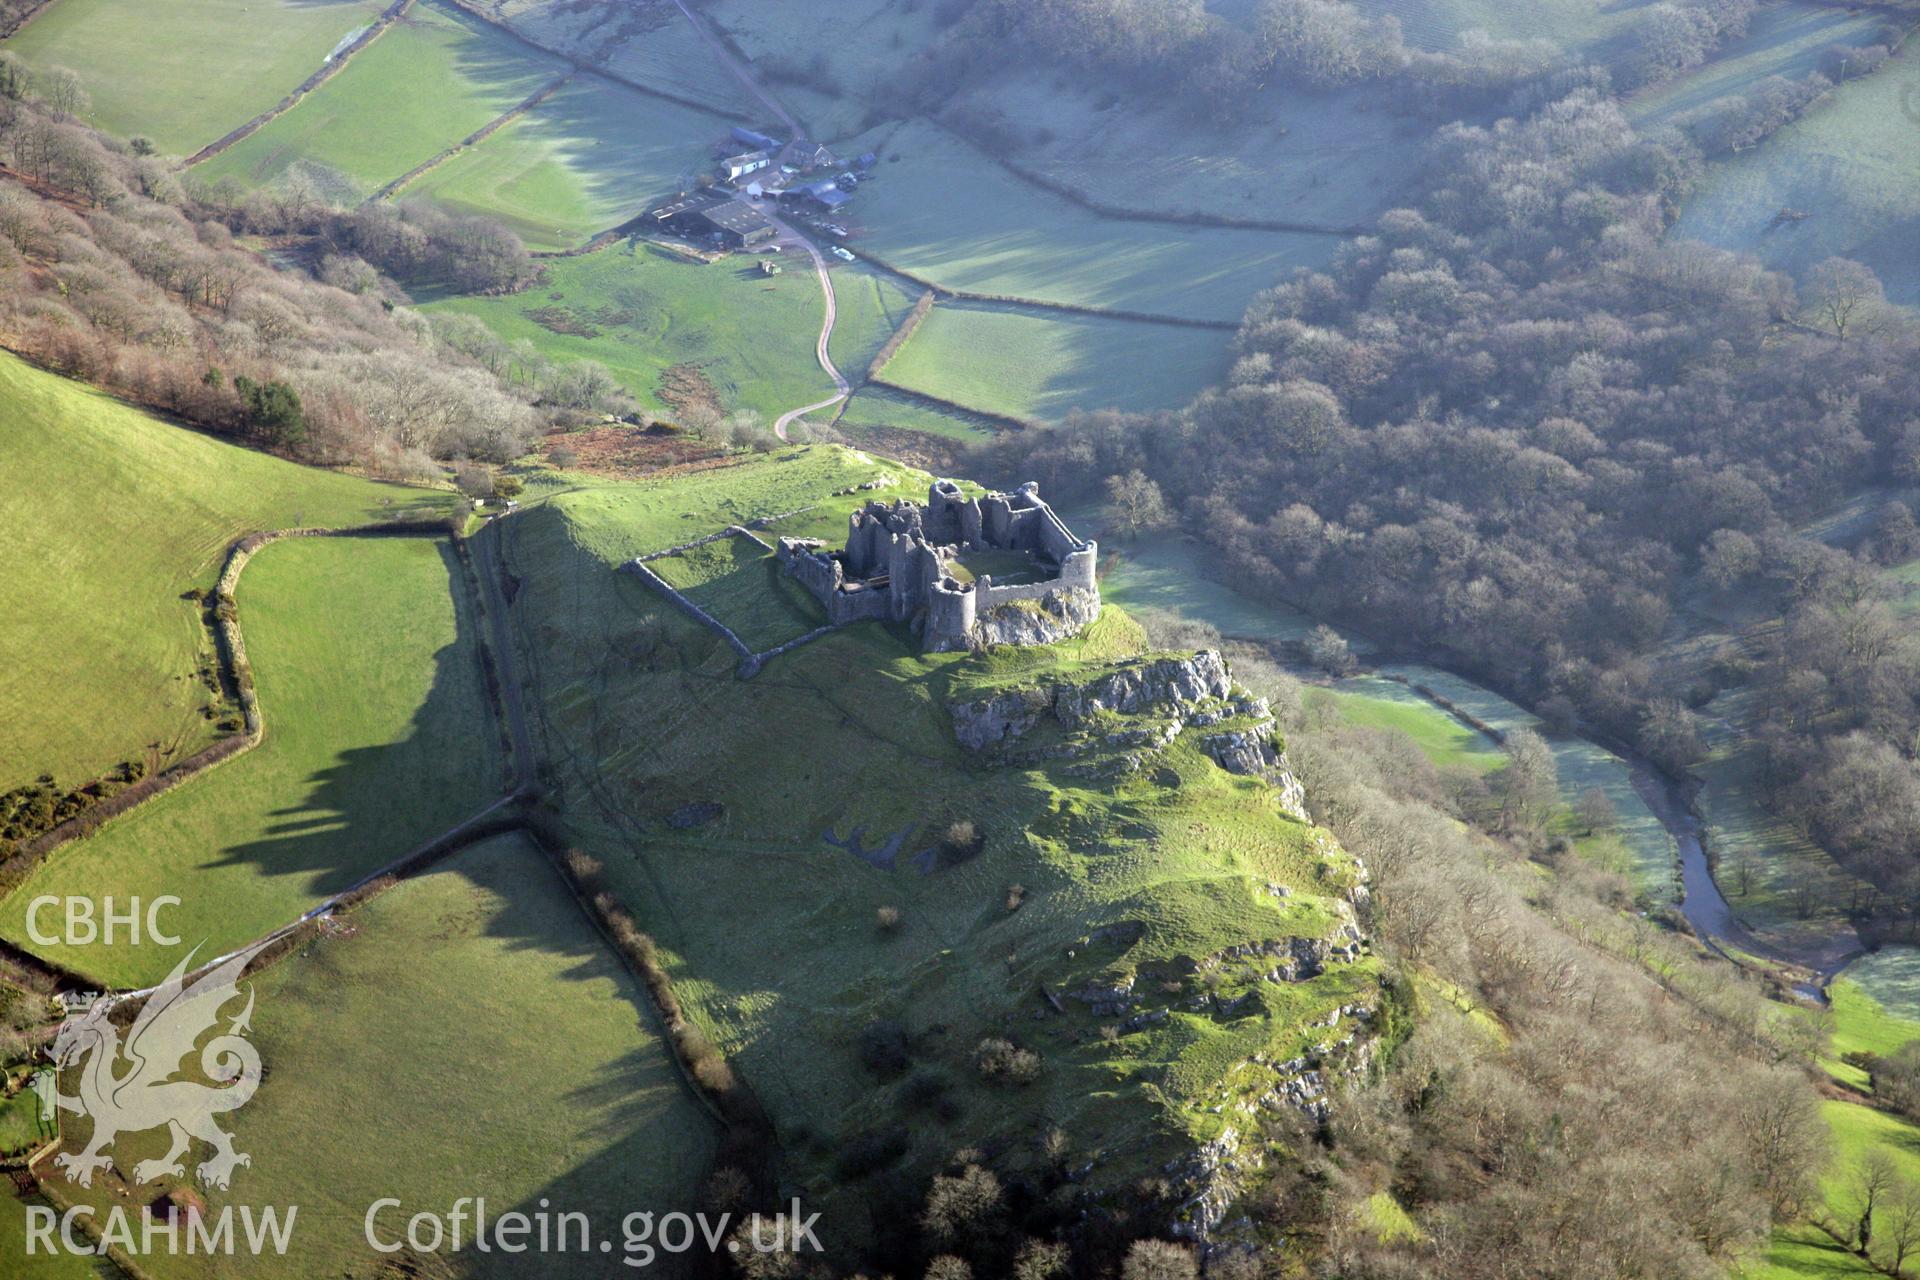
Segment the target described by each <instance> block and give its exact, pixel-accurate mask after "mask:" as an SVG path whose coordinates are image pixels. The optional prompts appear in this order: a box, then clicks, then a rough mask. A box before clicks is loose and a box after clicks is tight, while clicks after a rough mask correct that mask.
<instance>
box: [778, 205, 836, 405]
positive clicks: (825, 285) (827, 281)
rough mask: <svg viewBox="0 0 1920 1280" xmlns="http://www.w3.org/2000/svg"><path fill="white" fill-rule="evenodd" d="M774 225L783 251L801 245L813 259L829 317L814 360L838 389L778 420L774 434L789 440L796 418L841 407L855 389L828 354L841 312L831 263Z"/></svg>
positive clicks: (810, 244) (822, 326)
mask: <svg viewBox="0 0 1920 1280" xmlns="http://www.w3.org/2000/svg"><path fill="white" fill-rule="evenodd" d="M770 221H772V223H773V225H774V226H776V227H778V228H780V242H781V245H782V246H783V247H784V246H785V245H786V244H788V243H793V244H797V245H799V246H800V247H801V248H803V249H805V250H806V251H807V253H808V254H809V255H810V256H811V257H812V258H813V273H814V275H816V276H818V277H819V278H820V292H821V293H823V294H825V295H826V299H827V313H826V315H825V317H823V318H822V319H821V321H820V337H819V338H818V340H816V341H815V343H814V345H813V358H814V359H816V360H818V361H819V362H820V367H821V368H822V369H824V370H825V371H826V374H827V376H828V377H829V378H832V379H833V385H834V387H835V388H836V389H835V391H834V393H833V394H832V395H830V396H828V397H827V398H826V399H825V400H822V401H820V402H819V403H818V404H810V405H804V406H802V407H801V408H798V409H789V410H787V411H786V412H785V413H783V414H781V415H780V416H779V417H778V418H777V419H775V420H774V424H773V434H775V435H777V436H779V437H780V438H781V439H782V440H785V439H786V438H787V427H788V426H789V425H790V424H791V423H792V422H793V420H794V419H795V418H799V417H803V416H805V415H806V414H809V413H812V412H813V411H814V410H816V409H825V408H827V407H828V406H829V405H836V404H839V403H840V402H841V401H842V400H845V399H846V398H847V395H848V393H849V392H851V391H852V390H853V388H852V387H851V386H849V385H848V383H847V379H846V377H845V375H843V374H842V373H841V372H840V370H839V369H838V368H836V367H835V366H834V363H833V356H832V354H830V353H829V352H828V350H827V343H828V342H830V341H831V340H832V338H833V322H834V318H835V315H836V313H837V312H838V310H839V307H838V305H837V304H836V302H835V300H834V296H833V277H832V276H831V275H829V274H828V273H827V260H826V258H825V257H823V256H821V253H820V248H819V246H818V245H816V244H814V243H813V241H811V240H809V239H807V238H806V237H805V236H803V235H801V234H800V233H799V232H797V231H795V230H794V229H793V228H792V227H790V226H788V225H787V224H786V223H785V222H782V221H781V220H780V219H778V218H771V217H770Z"/></svg>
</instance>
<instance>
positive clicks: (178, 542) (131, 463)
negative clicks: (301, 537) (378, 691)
mask: <svg viewBox="0 0 1920 1280" xmlns="http://www.w3.org/2000/svg"><path fill="white" fill-rule="evenodd" d="M0 422H4V423H5V429H4V430H0V474H6V475H11V476H16V477H19V476H31V477H33V483H31V484H19V483H16V484H10V485H6V486H4V487H0V528H4V529H7V530H8V531H9V532H8V534H7V538H8V552H7V566H8V567H7V572H6V579H7V585H8V588H9V589H10V591H11V593H12V597H13V603H14V608H13V609H11V610H10V611H9V612H8V613H7V615H6V616H5V617H4V618H0V652H3V653H5V654H6V655H7V659H8V660H7V662H6V663H5V664H3V665H0V791H4V790H7V789H9V788H11V787H15V786H18V785H20V784H22V783H25V782H30V781H31V780H33V779H34V778H35V777H38V776H39V775H40V774H42V773H51V774H52V775H53V776H54V778H55V780H56V781H57V782H59V783H61V784H64V785H67V786H73V785H75V784H78V783H80V782H84V781H87V780H89V779H91V778H94V777H97V776H98V775H100V774H102V773H104V772H106V770H107V769H108V768H110V767H111V766H112V765H114V764H115V763H116V762H118V761H121V760H125V759H135V760H140V761H142V762H146V763H149V764H152V765H154V766H161V765H164V764H166V763H167V762H169V761H171V760H174V759H177V758H180V757H182V756H185V755H188V754H191V753H192V752H193V751H195V750H197V749H198V748H199V747H201V746H203V745H205V744H206V743H207V742H208V741H209V740H210V739H211V737H212V730H211V725H210V724H209V722H208V721H207V720H205V719H203V718H202V716H201V715H200V709H201V708H202V707H203V706H205V705H207V704H208V701H209V697H210V695H209V693H208V690H207V689H206V687H205V686H204V685H202V684H201V683H200V682H199V681H198V679H197V678H196V677H195V671H196V669H197V668H198V667H199V666H200V665H201V664H202V663H203V662H205V661H206V660H207V659H208V658H209V657H210V656H211V654H212V645H211V642H210V640H209V639H208V637H207V633H206V628H205V627H204V626H203V625H202V623H201V621H200V616H199V609H198V606H196V605H194V604H192V603H190V602H188V601H186V600H182V599H181V598H180V596H181V593H182V592H184V591H186V590H188V589H190V588H193V587H201V588H210V587H212V586H213V584H214V580H215V578H216V577H217V576H218V574H219V566H220V561H221V558H222V557H223V556H224V555H225V553H226V549H227V546H228V545H229V544H230V543H231V542H232V541H233V540H234V539H236V538H238V537H239V536H240V535H241V534H243V533H247V532H250V531H253V530H257V529H275V528H282V527H285V526H288V525H294V524H306V525H334V526H342V525H353V524H364V523H367V522H369V521H374V520H382V519H391V518H393V516H394V515H395V514H397V513H399V512H401V511H404V510H408V509H413V508H432V509H434V510H444V509H445V508H446V504H447V499H446V497H445V496H444V495H441V494H436V493H433V492H431V491H427V490H422V489H408V488H402V487H400V486H398V485H382V484H374V483H372V482H370V481H366V480H361V479H357V478H355V477H351V476H344V475H337V474H334V473H331V472H326V471H320V470H317V469H314V468H310V467H301V466H296V465H295V464H293V463H290V462H284V461H282V460H280V459H279V458H274V457H269V456H268V455H266V454H263V453H255V452H253V451H252V450H250V449H242V448H238V447H236V446H234V445H230V444H224V443H222V442H220V441H218V440H216V439H214V438H213V437H211V436H206V435H201V434H199V433H198V432H194V431H189V430H186V429H184V428H181V427H175V426H170V425H168V424H166V423H164V422H161V421H159V420H157V419H155V418H153V417H151V416H149V415H147V414H145V413H142V412H140V411H139V410H137V409H133V408H131V407H129V406H127V405H125V404H123V403H121V402H120V401H117V400H114V399H111V398H110V397H108V396H104V395H101V394H100V393H98V392H96V391H93V390H91V389H89V388H87V387H84V386H82V385H80V384H79V383H76V382H70V381H68V380H66V379H64V378H59V377H55V376H54V375H52V374H49V373H42V372H41V371H39V370H37V369H35V368H33V367H32V366H30V365H27V364H25V363H23V362H21V361H20V360H18V359H16V358H14V357H13V356H11V355H7V354H4V353H0ZM82 637H84V642H83V643H82V642H81V640H80V638H82ZM150 744H157V746H153V747H152V749H151V751H150V750H149V746H150Z"/></svg>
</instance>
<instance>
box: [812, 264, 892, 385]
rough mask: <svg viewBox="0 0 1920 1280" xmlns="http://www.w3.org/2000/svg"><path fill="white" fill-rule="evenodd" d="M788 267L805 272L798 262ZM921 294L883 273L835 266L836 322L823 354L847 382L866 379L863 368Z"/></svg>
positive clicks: (878, 350) (857, 382) (857, 381)
mask: <svg viewBox="0 0 1920 1280" xmlns="http://www.w3.org/2000/svg"><path fill="white" fill-rule="evenodd" d="M789 266H790V268H791V269H792V270H795V271H801V270H805V267H804V265H803V264H801V263H799V262H798V261H795V262H793V263H791V264H789ZM923 292H925V290H923V289H921V288H919V287H918V286H916V285H912V284H909V283H907V282H906V281H904V280H902V279H900V278H899V277H898V276H891V275H888V274H887V273H886V272H884V271H870V270H867V269H866V268H864V267H862V268H858V269H855V268H851V267H842V266H839V265H838V264H837V263H836V264H835V268H834V272H833V297H834V306H835V308H836V318H835V320H834V325H833V337H832V338H831V339H829V341H828V345H827V354H829V355H831V356H832V357H833V362H834V363H835V364H836V365H838V366H840V372H841V373H844V374H845V375H846V376H847V380H848V381H850V382H852V383H854V384H855V385H856V386H857V385H859V383H860V382H861V380H862V379H864V378H865V377H866V373H867V366H868V365H870V364H872V363H873V358H874V357H875V356H876V355H878V354H879V353H880V348H881V347H883V346H885V345H886V342H887V339H888V338H891V337H892V336H893V331H894V330H895V329H897V328H899V327H900V322H901V321H903V320H905V319H906V318H907V316H908V314H909V313H911V312H912V310H913V304H914V303H915V302H916V301H918V300H919V298H920V295H921V294H922V293H923Z"/></svg>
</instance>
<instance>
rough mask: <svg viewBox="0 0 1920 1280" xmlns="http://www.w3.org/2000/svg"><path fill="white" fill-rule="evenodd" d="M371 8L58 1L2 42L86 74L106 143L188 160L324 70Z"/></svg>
mask: <svg viewBox="0 0 1920 1280" xmlns="http://www.w3.org/2000/svg"><path fill="white" fill-rule="evenodd" d="M383 7H384V6H383V5H381V4H379V3H377V2H376V0H194V2H193V3H191V4H188V3H163V4H155V3H152V0H59V2H58V3H56V4H53V5H50V6H49V7H48V8H47V9H45V10H44V11H43V12H42V13H41V14H40V15H39V16H38V17H36V18H35V19H34V20H33V22H31V23H30V24H28V26H27V27H26V28H25V29H24V30H23V31H21V32H20V33H19V34H18V35H16V36H14V37H13V38H11V39H10V40H8V41H7V42H6V45H5V47H6V48H8V49H10V50H12V51H13V52H15V53H17V54H19V55H20V56H21V57H23V58H25V59H27V61H29V62H30V63H33V64H36V65H41V66H45V65H52V66H63V67H70V68H72V69H73V70H74V71H77V72H79V74H80V77H81V79H82V80H83V81H84V82H85V84H86V88H87V94H88V96H89V97H91V98H92V99H93V109H92V111H91V112H89V113H88V115H87V117H86V119H87V122H88V123H89V124H92V125H95V126H97V127H99V128H101V129H104V130H106V131H107V132H108V133H115V134H119V135H121V136H122V137H131V136H132V135H134V134H145V135H146V136H147V137H149V138H152V139H153V140H154V142H155V143H157V144H158V145H159V147H160V149H161V150H162V151H163V152H168V153H175V154H179V155H187V154H190V153H192V152H194V151H197V150H199V149H200V148H201V147H204V146H206V145H207V144H208V143H210V142H213V141H214V140H216V139H217V138H219V137H220V136H221V135H223V134H225V133H226V132H227V131H228V130H230V129H234V128H237V127H239V126H240V125H242V124H245V123H246V122H247V121H248V120H251V119H252V118H253V117H254V116H257V115H259V114H260V113H261V112H263V111H266V110H267V109H269V108H270V107H272V106H273V105H274V104H275V103H277V102H279V101H280V99H281V98H283V97H285V96H286V95H287V94H288V93H291V92H292V91H293V90H294V88H295V87H297V86H298V85H299V84H300V82H301V81H303V80H305V79H306V78H307V77H308V76H310V75H312V74H313V73H314V72H316V71H318V70H319V69H320V68H321V66H322V65H323V64H324V62H325V60H326V58H327V55H328V54H329V53H331V52H332V51H333V50H334V48H335V47H336V46H337V45H339V44H340V43H341V41H342V40H344V39H346V38H347V37H349V36H351V35H352V34H353V33H355V32H357V31H359V30H360V29H361V28H362V27H365V26H366V25H367V24H369V23H371V22H372V21H373V20H374V19H375V18H376V17H378V16H379V14H380V10H381V9H382V8H383Z"/></svg>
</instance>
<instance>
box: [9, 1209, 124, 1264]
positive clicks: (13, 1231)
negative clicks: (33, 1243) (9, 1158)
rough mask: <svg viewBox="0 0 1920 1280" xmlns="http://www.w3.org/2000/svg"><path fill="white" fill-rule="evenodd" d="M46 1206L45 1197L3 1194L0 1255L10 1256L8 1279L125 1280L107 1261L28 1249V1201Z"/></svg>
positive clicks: (65, 1253) (62, 1252)
mask: <svg viewBox="0 0 1920 1280" xmlns="http://www.w3.org/2000/svg"><path fill="white" fill-rule="evenodd" d="M29 1203H32V1204H36V1205H41V1206H47V1202H46V1201H45V1200H42V1199H39V1198H37V1197H36V1198H35V1199H33V1200H31V1201H27V1200H22V1199H19V1198H18V1197H16V1196H14V1195H13V1194H11V1192H10V1191H9V1192H8V1193H6V1194H0V1258H5V1259H7V1260H8V1261H7V1268H8V1270H7V1280H124V1275H123V1273H122V1272H121V1271H120V1269H119V1268H118V1267H115V1266H113V1265H112V1264H111V1263H108V1262H104V1261H95V1260H94V1259H92V1258H87V1257H83V1256H80V1255H77V1254H71V1253H67V1252H65V1251H64V1250H62V1251H59V1252H55V1253H52V1254H48V1253H46V1252H44V1251H41V1250H35V1252H34V1253H33V1254H32V1255H31V1256H29V1255H28V1253H27V1205H28V1204H29ZM57 1238H58V1237H57V1236H56V1239H57Z"/></svg>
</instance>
